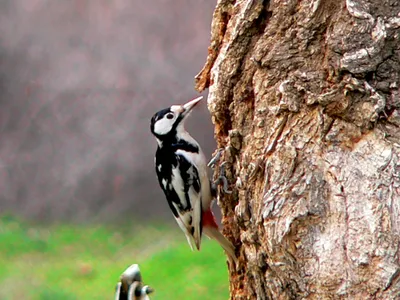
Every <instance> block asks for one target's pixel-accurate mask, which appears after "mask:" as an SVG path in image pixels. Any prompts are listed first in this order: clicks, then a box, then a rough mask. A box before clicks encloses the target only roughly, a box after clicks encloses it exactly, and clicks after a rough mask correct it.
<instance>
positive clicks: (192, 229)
mask: <svg viewBox="0 0 400 300" xmlns="http://www.w3.org/2000/svg"><path fill="white" fill-rule="evenodd" d="M201 99H202V97H199V98H196V99H194V100H192V101H190V102H188V103H186V104H184V105H173V106H171V107H169V108H166V109H163V110H160V111H159V112H157V113H156V114H155V115H154V116H153V118H152V119H151V126H150V128H151V132H152V133H153V135H154V136H155V137H156V140H157V143H158V147H157V151H156V156H155V166H156V173H157V177H158V181H159V184H160V187H161V188H162V190H163V191H164V194H165V196H166V198H167V202H168V204H169V207H170V208H171V210H172V213H173V215H174V217H175V219H176V221H177V223H178V225H179V227H180V228H181V229H182V231H183V232H184V233H185V235H186V238H187V240H188V243H189V245H190V247H191V248H192V250H193V249H194V248H196V249H198V250H200V245H201V236H202V233H205V234H206V235H207V236H208V237H210V238H213V239H215V240H217V241H218V242H219V243H220V244H221V246H222V247H223V248H224V250H225V251H226V252H227V254H228V255H229V256H230V257H231V258H232V259H234V260H235V261H236V255H235V251H234V247H233V245H232V244H231V242H229V241H228V240H227V239H226V238H225V237H224V236H223V235H222V234H221V233H220V232H219V230H218V225H217V223H216V221H215V217H214V215H213V213H212V211H211V204H212V201H213V196H212V192H211V183H210V180H209V177H208V174H207V162H206V158H205V156H204V154H203V152H202V150H201V148H200V146H199V144H198V143H197V141H196V140H195V139H194V138H193V137H191V136H190V135H189V133H188V132H187V131H186V130H185V128H184V123H185V120H186V118H187V117H188V115H189V114H190V112H191V111H192V109H193V108H194V107H195V106H196V104H197V103H199V101H200V100H201Z"/></svg>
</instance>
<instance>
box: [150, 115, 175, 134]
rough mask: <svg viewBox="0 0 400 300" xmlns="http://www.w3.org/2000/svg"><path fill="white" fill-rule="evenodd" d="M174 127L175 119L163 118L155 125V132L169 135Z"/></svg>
mask: <svg viewBox="0 0 400 300" xmlns="http://www.w3.org/2000/svg"><path fill="white" fill-rule="evenodd" d="M172 125H174V119H172V120H169V119H167V118H162V119H160V120H158V121H157V122H156V124H154V132H155V133H156V134H159V135H163V134H167V133H168V132H170V131H171V129H172Z"/></svg>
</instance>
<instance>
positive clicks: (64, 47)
mask: <svg viewBox="0 0 400 300" xmlns="http://www.w3.org/2000/svg"><path fill="white" fill-rule="evenodd" d="M215 4H216V3H215V2H214V1H199V0H153V1H140V0H91V1H90V0H71V1H51V0H29V1H26V0H2V1H1V2H0V106H1V108H0V134H1V139H0V191H1V193H0V197H1V198H0V213H12V214H16V215H20V216H23V217H28V218H32V219H38V220H50V221H54V220H60V221H65V220H69V221H74V222H80V221H84V220H95V221H96V220H107V221H113V220H123V219H128V218H131V219H133V218H134V217H135V216H140V217H142V218H143V217H148V218H150V219H155V218H160V217H162V218H165V219H167V220H169V219H172V218H171V213H170V212H169V209H168V206H167V204H166V201H165V199H164V196H163V195H162V192H161V190H160V189H159V187H158V183H157V181H156V177H155V172H154V167H153V154H154V151H155V148H156V143H155V141H154V138H153V137H152V136H151V134H150V131H149V121H150V118H151V116H152V115H153V113H154V112H156V111H157V110H159V109H162V108H164V107H167V106H170V105H171V104H176V103H183V102H185V101H188V100H190V99H191V98H193V97H196V96H198V94H197V93H196V92H195V91H194V88H193V77H194V76H195V75H196V73H197V72H198V71H199V70H200V69H201V67H202V65H203V63H204V62H205V59H206V56H207V47H208V43H209V37H210V33H209V32H210V23H211V17H212V12H213V9H214V7H215ZM187 127H188V129H189V131H191V132H192V133H193V135H194V136H195V137H196V139H198V141H199V142H200V143H201V144H202V145H203V148H204V150H205V152H206V154H207V155H208V156H210V154H211V152H212V151H213V148H214V141H213V128H212V125H211V121H210V117H209V115H208V112H207V109H206V105H205V104H203V106H202V107H201V108H200V109H198V111H197V112H196V113H193V114H192V117H191V120H190V121H189V122H188V126H187Z"/></svg>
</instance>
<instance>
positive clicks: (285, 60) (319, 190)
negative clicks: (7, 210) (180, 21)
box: [196, 0, 400, 299]
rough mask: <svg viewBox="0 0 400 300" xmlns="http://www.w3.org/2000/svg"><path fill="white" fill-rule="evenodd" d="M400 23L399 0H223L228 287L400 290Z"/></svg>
mask: <svg viewBox="0 0 400 300" xmlns="http://www.w3.org/2000/svg"><path fill="white" fill-rule="evenodd" d="M399 35H400V2H399V1H397V0H369V1H367V0H347V1H344V0H323V1H321V0H314V1H311V0H308V1H299V0H286V1H277V0H275V1H256V0H253V1H252V0H242V1H239V0H237V1H235V0H230V1H229V0H220V1H218V4H217V7H216V9H215V12H214V16H213V22H212V29H211V45H210V47H209V55H208V58H207V62H206V64H205V66H204V68H203V70H202V71H201V72H200V73H199V74H198V75H197V77H196V88H197V90H199V91H202V90H204V89H205V88H207V87H209V96H208V108H209V110H210V112H211V115H212V121H213V123H214V125H215V135H216V140H217V142H218V147H219V148H224V152H223V155H222V160H221V162H222V161H225V162H226V164H225V169H226V175H227V178H228V181H229V183H230V185H231V189H232V190H233V193H232V194H230V195H222V193H220V195H219V199H220V200H219V202H220V203H219V204H220V206H221V209H222V213H223V216H224V219H223V223H224V228H225V229H224V230H225V231H224V232H225V234H226V235H227V236H228V237H229V238H230V239H231V240H232V241H233V242H234V244H235V245H236V247H237V253H238V255H240V257H239V260H240V265H239V267H238V268H237V269H236V270H234V269H232V268H231V269H230V282H231V298H232V299H400V250H399V249H400V247H399V242H400V217H399V214H400V100H399V98H400V89H399V86H400V79H399V78H400V37H399ZM217 171H218V170H217Z"/></svg>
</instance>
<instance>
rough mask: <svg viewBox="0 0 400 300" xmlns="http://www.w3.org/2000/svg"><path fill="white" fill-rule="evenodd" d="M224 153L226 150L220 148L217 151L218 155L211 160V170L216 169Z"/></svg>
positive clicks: (209, 165)
mask: <svg viewBox="0 0 400 300" xmlns="http://www.w3.org/2000/svg"><path fill="white" fill-rule="evenodd" d="M223 151H224V148H219V149H218V150H217V153H216V154H215V155H214V156H213V157H212V158H211V160H210V161H209V163H208V164H207V166H208V167H210V168H211V169H214V168H215V165H216V164H217V162H218V161H219V160H220V158H221V155H222V152H223Z"/></svg>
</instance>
